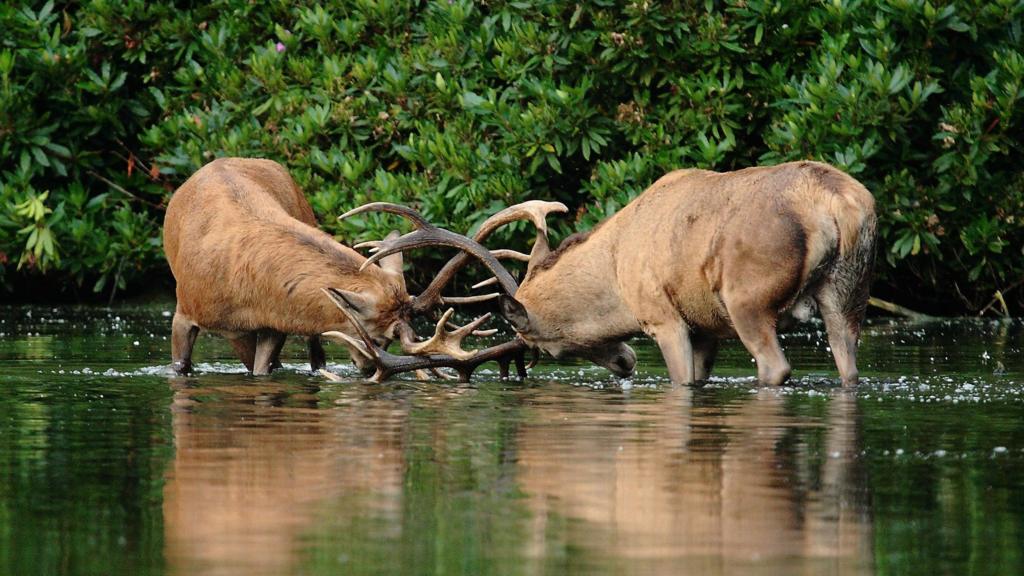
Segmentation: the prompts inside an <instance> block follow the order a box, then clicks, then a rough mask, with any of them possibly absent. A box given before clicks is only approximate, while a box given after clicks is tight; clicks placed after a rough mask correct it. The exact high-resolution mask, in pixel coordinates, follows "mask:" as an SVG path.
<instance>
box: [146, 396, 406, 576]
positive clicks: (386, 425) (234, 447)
mask: <svg viewBox="0 0 1024 576" xmlns="http://www.w3.org/2000/svg"><path fill="white" fill-rule="evenodd" d="M209 380H211V379H204V382H203V383H204V387H203V388H197V387H194V386H195V385H196V382H195V381H189V380H184V379H176V380H174V381H173V382H172V387H173V388H174V389H175V393H174V401H173V404H172V408H171V409H172V411H173V425H172V427H173V430H174V439H175V446H176V457H175V459H174V462H173V464H172V465H171V466H169V469H168V472H167V481H166V484H165V488H164V522H165V527H166V535H165V541H166V557H167V561H168V564H169V565H170V566H171V568H172V572H173V573H178V574H282V573H286V572H288V570H289V568H290V567H292V566H293V565H295V564H296V562H297V552H298V550H297V543H298V539H299V536H300V535H301V534H302V532H303V531H306V530H309V528H310V524H311V523H312V522H313V521H314V520H315V519H316V510H317V506H318V505H319V504H321V503H322V502H324V501H326V500H329V499H331V498H333V497H335V496H337V495H338V494H340V493H342V492H345V491H352V490H354V491H368V490H372V491H374V492H376V493H378V494H381V495H384V496H387V495H395V494H397V493H398V492H399V490H400V488H401V437H400V436H398V435H397V434H395V433H397V431H399V430H401V424H400V423H399V422H397V421H395V420H398V419H401V418H402V417H403V414H402V411H401V410H400V409H393V407H391V406H383V407H379V408H375V407H374V406H373V402H372V401H371V402H368V406H366V407H365V408H366V409H365V410H359V409H353V410H344V409H336V410H321V409H318V408H317V397H316V395H315V393H316V388H315V387H309V388H308V389H305V390H300V391H298V392H296V391H295V390H294V389H293V388H292V387H289V386H287V385H284V384H275V383H274V382H268V381H260V382H258V383H255V384H250V385H245V386H239V385H237V384H235V385H231V384H229V383H227V384H226V385H224V386H222V387H216V386H214V387H210V384H211V383H210V381H209ZM390 501H392V500H390V499H388V498H383V499H382V503H383V505H384V506H383V507H382V508H381V509H380V511H381V512H382V513H383V512H385V511H386V508H387V506H388V503H389V502H390Z"/></svg>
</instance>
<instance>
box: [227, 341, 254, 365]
mask: <svg viewBox="0 0 1024 576" xmlns="http://www.w3.org/2000/svg"><path fill="white" fill-rule="evenodd" d="M228 344H231V348H233V349H234V350H235V355H236V356H238V359H239V360H241V361H242V364H245V369H246V370H248V371H249V372H252V371H253V362H254V361H255V359H256V333H255V332H246V333H244V334H240V335H238V336H231V337H228Z"/></svg>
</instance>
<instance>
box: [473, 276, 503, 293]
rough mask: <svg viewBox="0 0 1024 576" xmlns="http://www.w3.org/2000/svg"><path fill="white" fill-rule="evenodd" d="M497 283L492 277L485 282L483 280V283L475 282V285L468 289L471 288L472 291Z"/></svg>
mask: <svg viewBox="0 0 1024 576" xmlns="http://www.w3.org/2000/svg"><path fill="white" fill-rule="evenodd" d="M497 283H498V279H497V278H495V277H493V276H492V277H490V278H488V279H487V280H483V281H480V282H477V283H476V284H473V285H472V286H470V288H472V289H473V290H476V289H477V288H483V287H484V286H491V285H492V284H497Z"/></svg>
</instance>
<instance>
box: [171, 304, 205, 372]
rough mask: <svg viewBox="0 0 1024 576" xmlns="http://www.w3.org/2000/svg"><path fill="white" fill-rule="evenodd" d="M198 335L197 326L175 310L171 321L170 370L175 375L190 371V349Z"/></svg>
mask: <svg viewBox="0 0 1024 576" xmlns="http://www.w3.org/2000/svg"><path fill="white" fill-rule="evenodd" d="M198 335H199V326H197V325H196V324H195V322H192V320H190V319H189V318H188V316H185V315H184V314H182V313H181V312H180V311H178V310H175V312H174V319H173V320H171V368H172V369H173V370H174V372H175V373H177V374H188V373H189V372H191V371H192V347H193V346H195V343H196V336H198Z"/></svg>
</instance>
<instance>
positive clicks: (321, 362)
mask: <svg viewBox="0 0 1024 576" xmlns="http://www.w3.org/2000/svg"><path fill="white" fill-rule="evenodd" d="M308 342H309V368H310V370H312V371H313V372H316V371H318V370H320V369H321V368H323V367H324V366H326V365H327V355H326V354H324V345H323V344H322V343H321V342H320V336H310V337H309V340H308Z"/></svg>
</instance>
